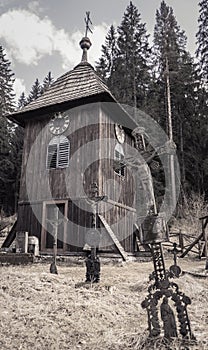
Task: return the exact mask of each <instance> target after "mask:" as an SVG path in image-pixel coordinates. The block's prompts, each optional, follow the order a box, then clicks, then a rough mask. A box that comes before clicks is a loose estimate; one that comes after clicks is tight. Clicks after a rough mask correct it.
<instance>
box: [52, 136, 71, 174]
mask: <svg viewBox="0 0 208 350" xmlns="http://www.w3.org/2000/svg"><path fill="white" fill-rule="evenodd" d="M69 153H70V143H69V140H68V139H67V137H65V136H63V135H61V136H55V137H53V138H52V140H51V141H50V143H49V145H48V152H47V169H56V168H66V167H68V166H69Z"/></svg>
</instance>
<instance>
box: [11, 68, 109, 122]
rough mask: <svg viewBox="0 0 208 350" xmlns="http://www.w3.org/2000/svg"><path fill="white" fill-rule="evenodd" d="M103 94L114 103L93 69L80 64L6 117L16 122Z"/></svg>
mask: <svg viewBox="0 0 208 350" xmlns="http://www.w3.org/2000/svg"><path fill="white" fill-rule="evenodd" d="M103 93H105V94H107V95H108V96H109V97H110V99H111V100H113V101H115V99H114V97H113V95H112V94H111V92H110V90H109V89H108V87H107V86H106V85H105V83H104V82H103V81H102V80H101V79H100V78H99V77H98V75H97V74H96V73H95V70H94V68H93V67H92V66H91V65H90V64H89V63H87V62H81V63H80V64H78V65H77V66H76V67H75V68H74V69H73V70H71V71H69V72H67V73H65V74H63V75H62V76H61V77H59V78H58V79H57V80H56V81H55V82H54V83H53V84H52V85H51V86H50V88H49V89H48V90H47V91H45V92H44V93H43V95H41V96H40V97H39V98H37V99H36V100H34V101H32V102H31V103H29V104H28V105H27V106H25V107H23V108H22V109H21V110H18V111H16V112H14V113H12V114H11V115H10V116H8V117H9V118H12V119H16V118H17V120H18V116H21V117H23V116H24V115H25V114H28V113H30V112H35V111H36V110H39V109H45V108H47V107H49V106H51V107H52V106H54V105H57V104H63V103H66V102H70V101H75V100H80V99H84V98H88V97H93V96H94V95H99V94H103Z"/></svg>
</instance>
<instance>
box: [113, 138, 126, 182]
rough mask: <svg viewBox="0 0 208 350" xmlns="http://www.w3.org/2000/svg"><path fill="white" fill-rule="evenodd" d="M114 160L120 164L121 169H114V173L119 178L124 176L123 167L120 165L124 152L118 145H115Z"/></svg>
mask: <svg viewBox="0 0 208 350" xmlns="http://www.w3.org/2000/svg"><path fill="white" fill-rule="evenodd" d="M114 159H115V160H116V161H119V162H121V167H120V168H119V169H116V170H115V172H116V173H117V174H118V175H120V176H124V175H125V165H122V160H123V159H124V151H123V147H122V146H121V144H119V143H117V145H116V147H115V153H114Z"/></svg>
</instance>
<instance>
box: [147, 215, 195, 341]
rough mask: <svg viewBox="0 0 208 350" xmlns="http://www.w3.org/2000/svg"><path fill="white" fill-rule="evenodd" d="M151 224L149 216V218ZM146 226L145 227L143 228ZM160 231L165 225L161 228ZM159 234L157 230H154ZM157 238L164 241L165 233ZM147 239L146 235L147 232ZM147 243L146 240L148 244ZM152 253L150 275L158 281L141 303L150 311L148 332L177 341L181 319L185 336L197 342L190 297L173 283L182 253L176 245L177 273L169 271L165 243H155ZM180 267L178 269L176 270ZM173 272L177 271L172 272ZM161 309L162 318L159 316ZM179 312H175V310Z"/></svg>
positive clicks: (150, 287) (182, 334)
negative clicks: (166, 265) (179, 254)
mask: <svg viewBox="0 0 208 350" xmlns="http://www.w3.org/2000/svg"><path fill="white" fill-rule="evenodd" d="M146 220H147V221H148V217H147V218H146ZM152 220H153V219H152V218H151V217H149V221H150V224H149V228H151V227H152V228H153V227H154V225H151V223H152ZM143 227H144V226H143ZM157 227H158V231H159V230H160V228H161V227H163V226H161V225H158V226H157ZM154 230H155V231H156V229H155V228H154ZM151 233H152V232H151V231H149V235H147V237H148V241H149V236H151ZM154 234H155V235H156V240H157V238H158V237H161V240H162V239H163V236H164V235H163V234H162V233H161V232H154ZM144 237H146V236H145V233H144ZM146 242H147V241H145V240H144V243H146ZM151 252H152V258H153V264H154V272H153V273H152V274H151V275H150V281H152V280H154V282H153V283H151V284H150V286H149V287H148V295H147V297H146V298H145V300H143V302H142V303H141V306H142V308H144V309H146V310H147V317H148V329H149V335H150V337H156V336H159V335H161V333H162V335H163V336H164V337H165V338H169V339H171V338H176V337H178V331H177V322H176V317H177V319H178V325H179V333H180V334H181V336H182V337H187V338H190V339H195V337H194V335H193V333H192V331H191V326H190V321H189V317H188V312H187V306H188V305H190V304H191V299H190V298H189V297H188V296H186V295H185V294H184V293H183V292H181V291H180V290H179V287H178V285H177V284H176V283H175V282H172V281H171V280H170V278H173V277H175V275H176V274H177V271H179V269H180V268H179V266H178V265H177V264H176V257H177V253H178V250H177V248H176V246H174V249H173V251H172V252H173V254H174V265H173V266H174V269H175V272H176V273H173V271H171V270H169V271H167V270H166V269H165V261H164V256H163V249H162V245H161V242H156V243H153V242H152V243H151ZM176 268H179V269H177V271H176ZM172 270H173V269H172ZM159 308H160V315H159ZM173 309H175V312H174V310H173Z"/></svg>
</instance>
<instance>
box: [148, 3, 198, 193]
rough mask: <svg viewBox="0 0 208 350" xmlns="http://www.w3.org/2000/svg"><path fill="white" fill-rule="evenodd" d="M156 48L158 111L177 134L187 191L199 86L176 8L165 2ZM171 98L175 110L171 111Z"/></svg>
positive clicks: (158, 18)
mask: <svg viewBox="0 0 208 350" xmlns="http://www.w3.org/2000/svg"><path fill="white" fill-rule="evenodd" d="M153 49H154V55H155V72H156V73H155V75H156V82H155V86H157V87H159V88H158V89H157V93H159V94H158V96H157V100H159V101H161V100H163V103H162V104H161V105H160V108H158V110H156V109H155V112H156V113H158V116H157V117H156V119H157V120H158V121H159V123H160V125H161V126H162V127H163V128H164V129H165V131H166V132H167V134H168V135H169V137H170V135H171V133H172V134H173V140H174V142H175V143H176V145H177V150H178V152H177V153H178V158H179V163H180V169H181V180H182V187H183V190H185V191H186V190H187V188H189V187H190V186H191V182H190V178H189V174H190V173H191V171H192V170H191V169H190V168H189V165H190V164H188V159H190V157H191V156H192V154H193V150H192V151H191V150H190V147H189V142H190V139H191V135H192V134H193V132H194V129H193V126H194V123H195V122H196V120H197V118H198V117H197V112H196V103H197V94H196V91H197V88H198V85H197V76H196V68H195V65H194V62H193V59H192V58H191V56H190V54H189V53H188V52H187V51H186V36H185V33H184V31H182V30H181V29H180V27H179V26H178V24H177V21H176V18H175V16H174V13H173V9H172V8H171V7H169V6H167V5H166V3H165V1H162V2H161V6H160V9H159V10H157V12H156V25H155V30H154V47H153ZM168 84H169V85H168ZM168 98H169V102H170V103H171V106H170V104H169V106H170V107H171V109H170V107H169V109H168ZM156 113H155V114H156ZM170 119H171V120H170ZM171 122H172V128H171ZM170 128H171V130H170ZM191 181H192V180H191Z"/></svg>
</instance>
